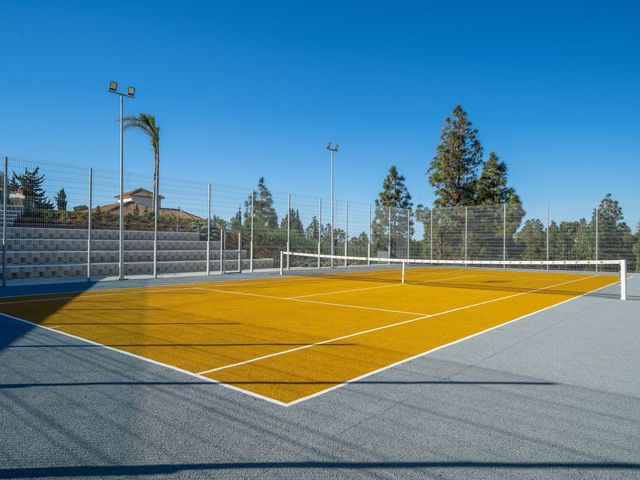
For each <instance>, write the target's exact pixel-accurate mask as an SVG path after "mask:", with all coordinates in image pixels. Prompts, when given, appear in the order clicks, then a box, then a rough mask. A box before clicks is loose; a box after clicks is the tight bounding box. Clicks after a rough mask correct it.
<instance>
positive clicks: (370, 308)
mask: <svg viewBox="0 0 640 480" xmlns="http://www.w3.org/2000/svg"><path fill="white" fill-rule="evenodd" d="M193 288H194V289H196V290H204V291H206V292H218V293H225V294H227V295H243V296H247V297H258V298H270V299H271V300H286V301H288V302H303V303H315V304H317V305H329V306H331V307H344V308H356V309H358V310H373V311H376V312H385V313H401V314H404V315H427V314H426V313H424V312H406V311H404V310H390V309H388V308H377V307H363V306H361V305H351V304H348V303H332V302H320V301H318V300H305V299H303V298H293V297H291V298H288V297H276V296H273V295H264V294H261V293H248V292H232V291H227V290H218V289H217V288H204V287H193Z"/></svg>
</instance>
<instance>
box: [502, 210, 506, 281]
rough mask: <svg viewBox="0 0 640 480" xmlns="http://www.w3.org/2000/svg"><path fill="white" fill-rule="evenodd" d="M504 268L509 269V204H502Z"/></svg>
mask: <svg viewBox="0 0 640 480" xmlns="http://www.w3.org/2000/svg"><path fill="white" fill-rule="evenodd" d="M502 268H507V204H506V203H503V204H502Z"/></svg>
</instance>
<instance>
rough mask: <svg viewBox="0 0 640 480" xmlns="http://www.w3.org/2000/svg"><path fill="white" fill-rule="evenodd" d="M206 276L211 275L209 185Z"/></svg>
mask: <svg viewBox="0 0 640 480" xmlns="http://www.w3.org/2000/svg"><path fill="white" fill-rule="evenodd" d="M206 270H207V275H211V184H208V185H207V268H206Z"/></svg>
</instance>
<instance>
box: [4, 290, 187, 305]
mask: <svg viewBox="0 0 640 480" xmlns="http://www.w3.org/2000/svg"><path fill="white" fill-rule="evenodd" d="M136 288H147V287H131V290H134V289H136ZM191 288H193V287H187V288H184V290H191ZM114 290H115V289H114ZM88 291H90V290H84V291H79V292H77V293H78V294H79V295H80V294H83V293H85V292H88ZM174 291H176V288H162V289H152V290H151V291H150V292H146V291H145V292H136V291H133V292H130V291H126V290H123V291H117V292H111V293H97V294H95V295H85V296H83V297H82V298H78V295H74V296H68V297H55V298H30V299H26V300H12V301H10V302H3V301H2V299H0V307H2V305H15V304H17V303H37V302H56V301H63V300H74V299H77V300H86V299H91V298H95V297H113V296H116V295H142V294H144V295H146V294H148V293H166V292H174ZM65 293H68V292H65ZM35 295H56V294H55V293H43V294H34V295H29V296H35ZM22 296H26V295H22ZM6 298H17V297H6Z"/></svg>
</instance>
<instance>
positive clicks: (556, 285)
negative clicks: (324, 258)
mask: <svg viewBox="0 0 640 480" xmlns="http://www.w3.org/2000/svg"><path fill="white" fill-rule="evenodd" d="M595 276H596V275H592V276H590V277H585V278H579V279H576V280H569V281H567V282H562V283H557V284H555V285H548V286H546V287H541V288H536V289H534V290H527V291H526V292H520V293H515V294H512V295H507V296H504V297H498V298H493V299H491V300H485V301H483V302H478V303H474V304H471V305H464V306H462V307H457V308H452V309H451V310H445V311H444V312H438V313H433V314H430V315H423V316H421V317H416V318H411V319H409V320H403V321H401V322H395V323H391V324H388V325H382V326H380V327H375V328H370V329H367V330H362V331H360V332H355V333H350V334H348V335H342V336H340V337H336V338H330V339H328V340H322V341H321V342H315V343H309V344H307V345H302V346H300V347H295V348H290V349H288V350H282V351H280V352H274V353H270V354H268V355H262V356H260V357H255V358H250V359H249V360H244V361H242V362H237V363H231V364H229V365H223V366H221V367H216V368H211V369H209V370H203V371H201V372H198V374H199V375H204V374H206V373H213V372H217V371H220V370H226V369H228V368H234V367H239V366H241V365H247V364H249V363H254V362H258V361H260V360H265V359H267V358H272V357H278V356H280V355H286V354H288V353H293V352H297V351H299V350H305V349H307V348H311V347H316V346H319V345H325V344H327V343H332V342H337V341H340V340H345V339H347V338H352V337H356V336H359V335H364V334H366V333H371V332H377V331H380V330H386V329H388V328H393V327H398V326H400V325H406V324H408V323H413V322H418V321H420V320H425V319H427V318H433V317H439V316H441V315H447V314H449V313H453V312H459V311H461V310H466V309H469V308H473V307H479V306H480V305H487V304H489V303H494V302H498V301H501V300H507V299H509V298H515V297H520V296H522V295H527V294H529V293H535V292H539V291H541V290H547V289H549V288H555V287H560V286H562V285H567V284H569V283H575V282H578V281H582V280H587V279H589V278H593V277H595Z"/></svg>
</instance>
